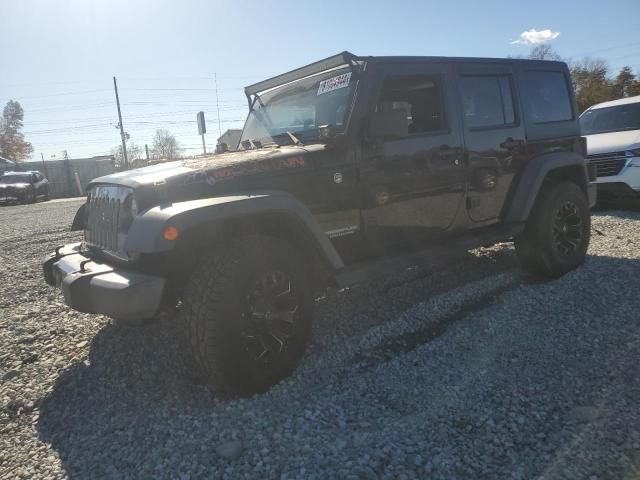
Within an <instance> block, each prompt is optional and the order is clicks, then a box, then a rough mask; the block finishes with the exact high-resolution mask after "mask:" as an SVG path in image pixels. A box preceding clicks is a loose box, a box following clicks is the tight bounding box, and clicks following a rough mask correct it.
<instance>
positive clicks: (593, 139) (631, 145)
mask: <svg viewBox="0 0 640 480" xmlns="http://www.w3.org/2000/svg"><path fill="white" fill-rule="evenodd" d="M585 137H586V139H587V154H588V155H597V154H600V153H609V152H622V151H624V150H632V149H635V148H638V147H640V130H627V131H624V132H609V133H596V134H594V135H585Z"/></svg>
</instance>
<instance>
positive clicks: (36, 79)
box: [0, 0, 640, 159]
mask: <svg viewBox="0 0 640 480" xmlns="http://www.w3.org/2000/svg"><path fill="white" fill-rule="evenodd" d="M638 20H640V1H638V0H609V1H607V2H603V1H602V0H597V1H595V0H582V1H575V2H570V1H561V0H555V1H548V0H538V1H536V2H531V1H527V2H522V1H521V2H518V1H515V0H512V1H490V0H484V1H471V0H462V1H452V0H437V1H428V0H424V1H402V0H394V1H368V2H365V1H360V2H356V1H351V2H349V1H345V0H342V1H333V0H323V1H313V2H311V1H300V0H298V1H284V0H283V1H271V2H265V1H262V2H261V1H241V0H233V1H215V0H209V1H204V0H173V1H168V0H155V1H152V0H56V1H45V0H41V1H37V0H0V25H1V26H0V45H3V47H2V49H1V51H0V60H1V65H2V73H1V74H0V103H1V104H2V105H4V103H5V102H6V101H7V100H9V99H15V100H18V101H20V102H21V103H22V105H23V108H24V110H25V120H24V123H25V128H24V132H25V134H26V137H27V140H28V141H30V142H32V143H33V146H34V154H33V158H36V159H40V153H41V152H42V153H43V154H44V157H45V158H47V159H48V158H51V157H52V156H53V155H56V156H57V158H60V154H61V151H62V150H65V149H66V150H68V152H69V155H70V156H71V157H80V156H86V155H96V154H104V153H108V152H109V151H110V150H111V149H112V148H113V147H115V146H117V145H118V144H119V133H118V131H117V130H116V129H115V125H116V123H117V113H116V108H115V101H114V95H113V84H112V76H113V75H116V76H117V77H118V86H119V88H120V100H121V103H122V111H123V123H124V125H125V128H126V130H127V131H128V132H129V134H130V135H131V138H132V140H133V141H134V142H135V143H137V144H138V145H140V146H144V144H145V143H149V144H150V143H151V140H152V136H153V132H154V131H155V129H156V128H166V129H168V130H169V131H171V132H172V133H174V134H175V136H176V137H177V138H178V141H179V142H180V143H181V144H182V145H183V146H184V147H185V149H186V152H187V153H198V152H199V151H200V150H201V147H200V138H199V136H198V135H197V127H196V123H195V115H196V113H197V112H198V111H199V110H204V111H205V112H206V116H207V126H208V130H209V132H210V133H209V134H208V135H207V144H208V145H209V148H212V147H213V146H214V145H215V139H216V137H217V130H218V126H217V114H216V108H215V104H216V98H215V90H214V82H213V74H214V72H216V74H217V77H218V89H219V90H218V95H219V102H220V117H221V120H222V126H221V128H222V131H224V130H226V129H227V128H232V127H240V126H241V125H242V122H243V120H244V117H245V116H246V101H245V99H244V95H243V92H242V87H243V86H244V85H247V84H249V83H252V82H254V81H257V80H260V79H263V78H266V77H269V76H272V75H274V74H277V73H280V72H283V71H286V70H289V69H291V68H295V67H297V66H300V65H303V64H306V63H309V62H312V61H314V60H318V59H320V58H323V57H326V56H329V55H332V54H334V53H337V52H340V51H342V50H349V51H352V52H353V53H356V54H361V55H451V56H453V55H459V56H495V57H504V56H507V55H518V54H526V53H527V52H528V51H529V50H530V48H531V45H526V44H522V43H515V44H514V43H512V42H514V41H517V40H519V39H520V38H521V34H522V33H523V32H526V31H530V30H531V29H535V30H536V31H543V30H547V29H548V30H550V31H551V33H550V34H549V35H548V36H549V37H555V38H554V39H552V40H550V41H551V44H552V45H553V47H554V48H555V49H556V50H557V51H558V52H559V53H560V54H561V55H563V56H566V57H573V58H580V57H583V56H586V55H589V56H593V57H600V58H604V59H605V60H607V61H608V62H609V65H610V66H611V67H612V69H618V68H620V67H621V66H623V65H630V66H632V67H633V68H634V71H635V72H637V73H640V28H638ZM557 33H559V35H556V34H557ZM534 37H535V35H534Z"/></svg>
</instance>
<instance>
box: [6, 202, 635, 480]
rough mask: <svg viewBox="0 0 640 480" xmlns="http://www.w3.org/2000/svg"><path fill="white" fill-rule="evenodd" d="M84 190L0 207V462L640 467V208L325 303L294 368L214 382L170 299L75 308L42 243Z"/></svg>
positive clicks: (333, 469)
mask: <svg viewBox="0 0 640 480" xmlns="http://www.w3.org/2000/svg"><path fill="white" fill-rule="evenodd" d="M79 205H80V201H79V200H69V201H57V202H48V203H45V204H37V205H28V206H16V207H5V208H0V265H2V281H3V286H2V290H1V291H0V345H1V349H0V382H1V383H0V478H2V479H13V478H59V477H71V478H104V477H106V478H140V477H156V478H178V479H181V480H184V479H190V478H202V477H209V478H229V479H235V478H300V479H312V478H327V479H334V478H353V479H375V478H389V479H391V478H397V479H403V478H404V479H410V478H442V479H451V478H461V479H462V478H465V479H481V478H492V479H493V478H516V479H517V478H544V479H556V478H558V479H559V478H581V479H582V478H584V479H589V480H591V479H602V478H610V479H624V478H640V409H639V406H640V369H639V368H638V365H640V325H639V324H638V321H639V319H640V295H639V292H640V213H638V212H622V211H604V212H598V213H596V214H595V216H594V219H593V225H594V232H593V240H592V245H591V248H590V251H589V257H588V259H587V262H586V264H585V266H584V267H583V268H580V269H578V270H576V271H575V272H572V273H570V274H568V275H566V276H565V277H563V278H562V279H559V280H557V281H553V282H549V283H538V284H535V283H531V282H530V281H528V280H527V278H526V277H524V276H523V275H522V274H521V273H520V271H519V269H518V267H517V264H516V261H515V258H514V254H513V249H512V248H511V246H510V245H508V244H503V245H498V246H496V247H493V248H490V249H481V250H477V251H474V252H471V253H470V254H469V255H468V256H466V257H465V258H463V259H461V260H460V262H459V263H456V264H455V265H452V266H451V267H450V268H447V269H446V270H444V271H439V272H430V273H426V272H421V271H412V272H408V273H407V274H406V275H404V276H403V277H395V278H389V279H385V280H384V281H382V282H378V283H372V284H369V285H366V286H362V287H360V288H355V289H352V290H349V291H346V292H341V293H339V294H333V295H331V296H329V297H327V298H323V299H320V300H319V301H318V308H317V315H316V322H315V326H314V340H313V344H312V345H311V347H310V349H309V351H308V354H307V355H306V356H305V358H304V360H303V363H302V365H301V367H300V368H299V369H298V370H297V371H296V373H295V374H294V375H293V376H292V377H291V378H290V379H288V380H286V381H284V382H282V383H281V384H280V385H278V386H276V387H274V388H273V389H272V390H271V391H270V392H268V393H267V394H264V395H260V396H256V397H253V398H249V399H236V400H222V399H217V398H215V397H213V396H212V395H211V394H210V393H208V391H207V390H206V389H205V388H204V387H203V386H201V385H199V384H198V383H197V381H196V377H195V376H194V375H192V374H191V372H190V371H189V363H188V362H187V361H185V358H184V356H183V354H182V353H181V343H180V340H179V339H180V338H181V335H180V329H179V326H178V325H177V324H176V323H175V322H174V321H173V318H171V317H170V316H168V317H165V318H164V319H163V320H162V322H160V323H158V324H154V325H150V326H147V327H143V328H128V329H127V328H124V329H123V328H115V327H114V326H112V325H111V324H110V323H109V321H108V320H107V319H106V318H104V317H101V316H97V315H84V314H80V313H77V312H74V311H71V310H69V309H68V308H66V306H65V305H64V304H63V303H62V301H61V298H60V296H59V294H58V293H57V292H56V291H55V290H54V289H52V288H50V287H48V286H47V285H45V284H44V281H43V280H42V278H41V277H42V275H41V271H40V260H41V258H42V257H43V256H44V255H45V254H46V253H48V252H49V251H51V250H52V249H53V248H54V247H55V246H56V245H58V244H61V243H65V242H69V241H74V240H75V239H77V238H78V237H77V235H76V234H72V233H70V232H68V231H67V230H68V225H69V224H70V221H71V219H72V217H73V214H74V212H75V210H76V209H77V207H78V206H79Z"/></svg>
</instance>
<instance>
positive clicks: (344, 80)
mask: <svg viewBox="0 0 640 480" xmlns="http://www.w3.org/2000/svg"><path fill="white" fill-rule="evenodd" d="M350 81H351V72H349V73H343V74H342V75H338V76H336V77H331V78H327V79H326V80H322V81H321V82H320V86H319V87H318V95H322V94H323V93H328V92H332V91H334V90H338V89H340V88H344V87H348V86H349V82H350Z"/></svg>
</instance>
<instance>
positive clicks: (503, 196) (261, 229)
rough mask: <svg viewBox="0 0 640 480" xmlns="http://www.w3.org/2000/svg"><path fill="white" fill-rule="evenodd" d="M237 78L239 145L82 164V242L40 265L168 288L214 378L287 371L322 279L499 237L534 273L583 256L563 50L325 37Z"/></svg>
mask: <svg viewBox="0 0 640 480" xmlns="http://www.w3.org/2000/svg"><path fill="white" fill-rule="evenodd" d="M245 92H246V97H247V100H248V106H249V115H248V117H247V120H246V123H245V126H244V129H243V132H242V137H241V139H240V143H239V145H238V151H236V152H228V153H222V154H217V155H214V156H211V157H208V158H202V159H194V160H184V161H177V162H173V163H167V164H161V165H156V166H151V167H147V168H143V169H138V170H131V171H125V172H121V173H116V174H113V175H109V176H106V177H102V178H97V179H95V180H93V181H92V182H91V184H90V185H89V187H88V189H87V192H88V194H87V201H86V204H85V205H83V206H82V208H80V210H79V211H78V213H77V215H76V218H75V220H74V222H73V227H72V228H73V229H75V230H84V241H83V242H81V243H78V244H73V245H66V246H61V247H59V248H57V249H56V251H55V253H53V254H52V255H51V258H49V259H48V260H47V261H46V262H45V264H44V274H45V278H46V280H47V282H48V283H49V284H51V285H56V286H59V287H60V288H61V289H62V291H63V292H64V296H65V300H66V302H67V304H68V305H69V306H71V307H72V308H74V309H76V310H79V311H82V312H91V313H100V314H104V315H107V316H110V317H112V318H114V319H116V320H118V321H119V323H121V322H127V321H134V320H138V319H141V318H148V317H152V316H153V315H154V314H155V313H156V312H157V311H158V310H159V309H160V308H161V306H162V305H163V304H169V305H172V306H175V305H178V308H179V311H180V316H181V318H182V322H183V323H184V327H185V331H186V335H187V337H188V344H189V346H190V349H191V354H192V355H193V358H194V359H195V361H196V363H197V365H198V366H199V367H200V368H201V370H202V373H203V375H204V377H205V378H206V379H207V381H208V382H209V384H210V385H211V386H212V387H213V388H214V389H218V390H222V391H233V392H238V393H253V392H261V391H265V390H266V389H268V388H269V387H270V386H271V385H273V384H274V383H277V382H278V381H280V380H281V379H282V378H284V377H285V376H287V375H288V374H289V373H290V372H291V371H292V370H293V369H294V368H295V366H296V364H297V362H298V361H299V359H300V357H301V356H302V354H303V352H304V349H305V346H306V344H307V342H308V339H309V335H310V332H311V319H312V311H313V306H314V298H315V297H314V295H315V294H316V293H317V292H320V291H322V290H323V289H326V288H327V287H341V286H345V285H350V284H352V283H354V282H358V281H361V280H363V279H366V278H370V277H371V276H372V275H373V274H375V273H376V272H377V273H380V272H388V271H389V269H390V268H391V269H393V268H396V269H401V268H406V266H408V265H409V264H411V263H412V262H413V263H415V262H420V261H421V260H425V261H428V259H429V258H431V259H433V258H434V256H435V257H440V258H442V255H441V254H442V253H443V252H446V251H449V250H453V249H470V248H475V247H479V246H482V245H489V244H492V243H495V242H498V241H505V240H510V239H513V240H514V242H515V247H516V251H517V254H518V256H519V258H520V261H521V264H522V266H523V267H524V268H525V269H526V270H527V271H529V272H530V273H531V274H533V275H536V276H539V277H558V276H560V275H562V274H564V273H565V272H568V271H569V270H572V269H574V268H576V267H578V266H579V265H581V264H582V262H583V260H584V257H585V252H586V250H587V247H588V244H589V235H590V206H591V205H593V204H594V203H595V190H594V186H593V184H592V182H593V181H594V180H595V176H594V172H593V171H589V170H588V168H587V166H586V163H585V142H584V139H583V138H581V137H580V127H579V125H578V115H577V110H576V105H575V101H574V94H573V91H572V86H571V82H570V78H569V72H568V70H567V66H566V65H565V64H564V63H561V62H549V61H533V60H516V59H478V58H444V57H360V56H355V55H353V54H350V53H347V52H344V53H341V54H339V55H336V56H333V57H330V58H327V59H325V60H321V61H319V62H316V63H313V64H310V65H307V66H305V67H302V68H299V69H297V70H293V71H291V72H288V73H285V74H283V75H280V76H277V77H274V78H271V79H268V80H265V81H262V82H259V83H256V84H255V85H251V86H249V87H247V88H246V89H245ZM377 267H381V268H377Z"/></svg>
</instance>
